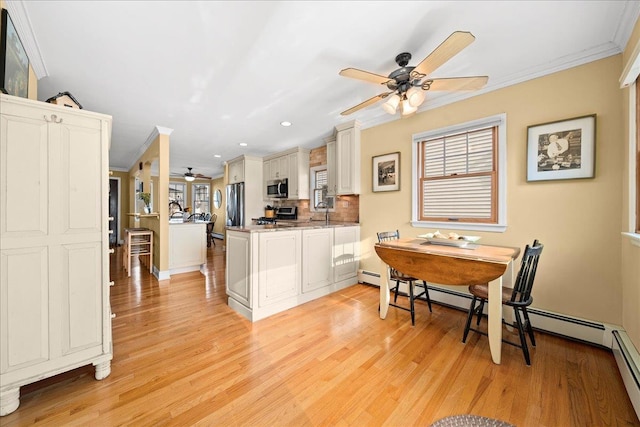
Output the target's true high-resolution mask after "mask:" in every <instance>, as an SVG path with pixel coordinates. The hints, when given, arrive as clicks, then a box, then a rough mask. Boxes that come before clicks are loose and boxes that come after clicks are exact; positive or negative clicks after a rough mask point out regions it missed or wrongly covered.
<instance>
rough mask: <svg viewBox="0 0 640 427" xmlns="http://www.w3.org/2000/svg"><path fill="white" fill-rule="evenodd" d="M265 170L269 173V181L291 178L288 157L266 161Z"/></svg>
mask: <svg viewBox="0 0 640 427" xmlns="http://www.w3.org/2000/svg"><path fill="white" fill-rule="evenodd" d="M264 168H265V169H266V170H267V171H269V176H268V179H284V178H289V159H288V157H287V156H279V157H276V158H275V159H271V160H265V161H264Z"/></svg>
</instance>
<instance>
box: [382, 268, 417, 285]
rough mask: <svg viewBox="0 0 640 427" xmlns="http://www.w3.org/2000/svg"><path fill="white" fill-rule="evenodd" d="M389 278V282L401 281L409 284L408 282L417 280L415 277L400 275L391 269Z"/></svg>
mask: <svg viewBox="0 0 640 427" xmlns="http://www.w3.org/2000/svg"><path fill="white" fill-rule="evenodd" d="M389 277H390V278H391V280H401V281H403V282H410V281H416V280H418V279H416V278H415V277H412V276H409V275H407V274H404V273H401V272H399V271H397V270H394V269H391V272H390V273H389Z"/></svg>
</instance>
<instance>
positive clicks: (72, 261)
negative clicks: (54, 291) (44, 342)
mask: <svg viewBox="0 0 640 427" xmlns="http://www.w3.org/2000/svg"><path fill="white" fill-rule="evenodd" d="M101 250H102V243H101V242H96V243H81V244H71V245H64V246H63V249H62V283H61V287H62V289H61V298H60V303H61V305H62V312H61V316H62V319H63V321H62V324H63V328H62V353H63V354H68V353H72V352H74V351H78V350H81V349H84V348H87V347H91V346H94V345H99V344H100V343H101V342H102V339H101V331H102V286H101V284H102V283H101V281H102V280H101V278H102V259H101V256H100V253H101Z"/></svg>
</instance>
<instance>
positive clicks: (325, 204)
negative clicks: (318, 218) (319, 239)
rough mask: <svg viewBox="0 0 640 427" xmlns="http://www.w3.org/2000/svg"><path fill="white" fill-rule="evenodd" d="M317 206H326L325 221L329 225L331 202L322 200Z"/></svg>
mask: <svg viewBox="0 0 640 427" xmlns="http://www.w3.org/2000/svg"><path fill="white" fill-rule="evenodd" d="M316 208H325V209H326V210H325V211H324V222H325V224H326V225H329V203H327V202H320V203H318V204H317V205H316Z"/></svg>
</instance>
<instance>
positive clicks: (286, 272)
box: [258, 231, 301, 307]
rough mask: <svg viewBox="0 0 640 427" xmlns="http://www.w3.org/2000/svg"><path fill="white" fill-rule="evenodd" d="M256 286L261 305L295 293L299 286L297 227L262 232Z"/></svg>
mask: <svg viewBox="0 0 640 427" xmlns="http://www.w3.org/2000/svg"><path fill="white" fill-rule="evenodd" d="M258 250H259V252H260V256H259V266H258V269H259V274H258V280H259V284H258V289H259V303H260V306H261V307H262V306H265V305H268V304H270V303H272V302H274V301H278V300H281V299H283V298H287V297H291V296H295V295H298V293H299V288H300V261H301V248H300V231H291V232H286V231H279V232H276V233H261V234H260V243H259V249H258Z"/></svg>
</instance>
